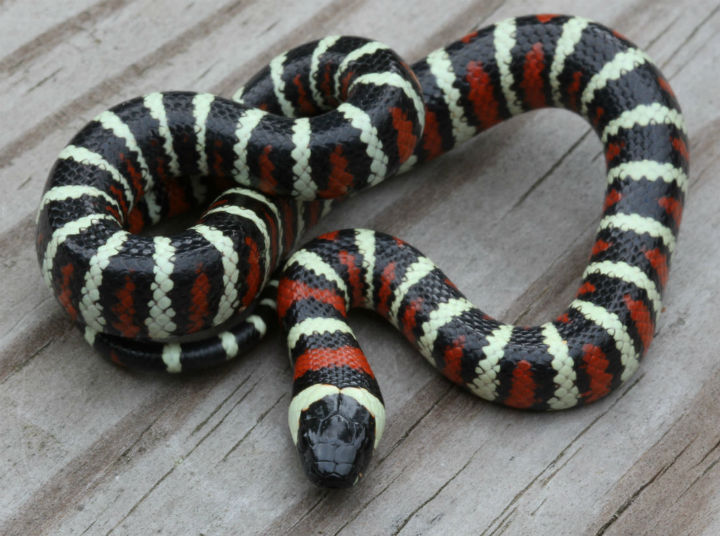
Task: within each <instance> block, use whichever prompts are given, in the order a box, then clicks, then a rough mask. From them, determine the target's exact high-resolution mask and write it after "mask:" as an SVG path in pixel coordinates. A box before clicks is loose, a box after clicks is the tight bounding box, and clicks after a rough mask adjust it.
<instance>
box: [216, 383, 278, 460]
mask: <svg viewBox="0 0 720 536" xmlns="http://www.w3.org/2000/svg"><path fill="white" fill-rule="evenodd" d="M286 396H287V393H283V394H282V395H280V397H279V398H278V399H277V400H276V401H275V402H274V403H273V405H272V406H270V407H269V408H268V409H266V410H265V411H263V412H262V413H261V414H260V416H259V417H258V418H257V420H256V421H255V424H253V425H252V426H251V427H250V429H249V430H248V431H247V432H245V434H244V435H243V436H242V437H241V438H240V440H239V441H238V442H237V443H235V444H234V445H233V446H232V448H231V449H230V450H229V451H227V452H226V453H225V456H223V457H222V459H221V460H220V461H221V462H226V461H227V459H228V458H229V457H230V455H231V454H232V453H233V452H235V450H236V449H237V448H238V447H239V446H240V445H242V443H243V441H245V439H246V438H247V437H248V436H249V435H250V434H251V433H252V432H253V430H255V428H257V426H258V425H259V424H260V423H261V422H262V421H263V420H264V419H265V417H266V416H267V415H268V414H269V413H270V412H271V411H272V410H274V409H275V408H276V407H277V405H278V404H279V403H280V401H281V400H282V399H283V398H285V397H286Z"/></svg>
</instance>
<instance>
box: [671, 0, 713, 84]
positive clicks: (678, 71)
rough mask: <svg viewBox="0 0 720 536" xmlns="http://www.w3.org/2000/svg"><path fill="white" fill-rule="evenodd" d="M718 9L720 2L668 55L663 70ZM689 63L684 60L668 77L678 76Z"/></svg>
mask: <svg viewBox="0 0 720 536" xmlns="http://www.w3.org/2000/svg"><path fill="white" fill-rule="evenodd" d="M718 11H720V4H717V5H716V6H715V8H714V9H713V10H712V11H711V12H710V13H709V14H708V16H707V17H705V18H704V19H703V20H701V21H700V23H698V24H697V25H696V26H695V27H694V28H693V29H692V30H691V31H690V33H689V34H688V35H687V37H685V39H683V41H682V43H680V45H678V46H677V47H676V48H675V50H673V52H672V54H670V55H669V56H668V58H667V59H666V60H665V61H664V62H663V63H662V69H663V70H664V69H665V67H666V66H667V65H668V64H669V63H670V61H671V60H672V59H673V58H674V57H675V55H676V54H677V53H678V52H680V51H681V50H682V49H683V48H684V47H685V46H686V45H687V44H688V43H689V42H690V41H691V40H692V39H693V37H695V36H696V35H697V34H698V32H699V31H700V29H701V28H702V27H703V26H705V24H707V22H708V21H709V20H710V19H712V18H713V17H714V16H715V15H716V14H717V13H718ZM713 37H714V35H711V36H710V38H713ZM706 42H707V41H706ZM689 64H690V62H687V61H686V62H683V63H682V64H681V65H680V67H679V68H678V69H677V70H676V71H675V72H674V73H673V74H672V75H671V77H668V79H670V78H674V77H676V76H677V75H678V74H679V73H680V72H681V71H682V70H683V69H684V68H685V67H686V66H687V65H689Z"/></svg>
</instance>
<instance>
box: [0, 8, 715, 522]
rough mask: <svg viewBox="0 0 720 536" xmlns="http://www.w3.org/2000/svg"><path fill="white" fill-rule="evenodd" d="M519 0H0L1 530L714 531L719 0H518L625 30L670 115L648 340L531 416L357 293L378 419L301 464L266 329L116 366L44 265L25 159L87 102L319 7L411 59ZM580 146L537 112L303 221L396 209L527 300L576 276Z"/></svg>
mask: <svg viewBox="0 0 720 536" xmlns="http://www.w3.org/2000/svg"><path fill="white" fill-rule="evenodd" d="M60 4H62V5H63V7H62V8H59V7H58V6H59V5H60ZM527 10H528V6H527V5H526V3H524V2H520V1H513V0H504V1H503V0H493V1H488V2H482V3H481V2H473V1H470V0H461V1H457V2H447V1H443V0H419V1H416V2H411V1H410V0H402V1H398V2H392V3H389V2H382V1H380V0H364V1H356V2H343V1H341V0H322V1H316V2H301V3H285V2H281V1H279V0H265V1H260V0H246V1H231V0H212V1H207V2H193V1H191V0H184V1H180V2H170V1H169V0H164V1H158V2H142V1H131V0H103V1H97V0H95V1H92V0H72V1H69V2H63V3H54V2H50V1H49V0H40V1H38V2H32V3H31V2H23V1H22V0H4V1H2V2H0V73H1V75H0V93H1V94H2V95H3V97H4V98H3V99H2V100H1V101H0V118H2V124H3V126H4V128H3V129H2V130H0V173H1V174H2V184H3V186H4V190H3V199H2V202H1V203H0V262H1V266H2V268H3V272H4V275H5V281H6V282H5V284H4V285H3V290H4V294H3V296H4V298H3V299H4V301H3V305H4V306H3V307H2V308H0V334H2V335H0V415H2V417H1V418H0V422H1V423H2V427H1V428H0V430H2V433H1V434H0V452H1V453H2V454H0V534H3V535H20V534H33V535H36V534H37V535H40V534H53V535H54V534H73V535H75V534H87V535H94V534H101V535H110V534H112V535H122V534H130V535H134V534H150V533H162V534H205V535H223V534H286V533H293V534H311V533H312V534H343V535H345V534H348V535H350V534H378V535H386V534H402V535H409V534H448V533H451V534H482V535H486V536H490V535H493V536H498V535H505V536H507V535H515V534H535V535H544V534H553V535H555V534H567V535H577V534H586V535H593V536H600V535H607V536H610V535H627V534H633V535H640V534H653V535H656V534H662V535H676V534H677V535H701V534H703V535H714V534H718V533H720V491H719V490H720V486H718V483H720V464H719V463H718V462H720V428H719V427H718V422H720V405H719V404H718V400H720V390H719V389H720V388H719V387H718V385H719V384H720V361H718V359H717V355H718V350H717V344H716V343H715V341H714V334H715V332H716V330H717V326H718V325H719V324H720V307H718V305H717V298H718V295H719V292H720V270H717V266H718V265H720V248H718V247H717V243H718V240H717V238H718V229H719V228H720V211H718V210H717V200H718V199H720V180H718V178H717V177H718V175H719V173H720V146H719V144H718V141H719V140H720V113H719V112H718V99H717V88H718V86H719V85H720V75H718V69H717V65H718V62H720V3H718V1H717V0H714V1H711V0H701V1H699V2H695V3H693V4H692V8H688V7H687V4H684V3H681V2H675V1H671V0H663V1H655V2H651V1H649V0H627V1H621V0H606V1H593V2H584V3H582V4H580V3H576V2H570V1H567V0H564V1H563V0H558V1H555V2H549V1H539V2H537V3H535V4H534V5H533V6H532V10H533V11H536V12H544V11H550V12H574V13H576V14H578V15H583V16H586V17H589V18H592V19H595V20H598V21H600V22H602V23H604V24H606V25H609V26H612V27H614V28H616V29H618V30H619V31H620V32H622V33H623V34H625V35H628V36H629V37H630V38H631V39H632V40H634V41H635V42H636V43H637V44H638V45H640V46H642V47H643V48H645V49H646V50H647V51H648V52H649V53H650V55H651V56H652V57H653V58H654V59H655V60H656V62H657V63H658V64H659V65H660V66H661V67H662V69H663V71H664V72H665V74H666V75H667V77H668V78H669V80H670V82H671V83H672V85H673V88H674V89H675V91H676V93H677V95H678V98H679V99H680V102H681V104H682V106H683V109H684V112H685V115H686V120H687V125H688V129H689V133H690V144H691V150H692V156H693V161H692V173H691V183H690V191H689V195H688V202H687V206H686V211H685V218H684V223H683V228H682V230H681V233H680V241H679V245H678V248H677V252H676V254H675V257H674V265H673V267H672V276H671V279H670V285H669V287H668V290H667V294H666V297H665V307H666V311H665V312H664V314H663V315H662V317H661V319H660V321H659V323H658V326H657V332H656V335H655V342H654V344H653V347H652V349H651V351H650V353H649V355H648V356H647V357H646V359H645V360H644V362H643V363H642V365H641V368H640V370H639V372H638V373H637V374H636V375H635V377H634V378H633V379H632V380H631V381H630V382H629V383H628V384H627V385H625V386H623V388H621V389H620V390H619V391H618V392H616V393H614V394H613V395H612V396H610V397H609V398H607V399H606V400H603V401H601V402H599V403H597V404H595V405H593V406H590V407H588V408H585V409H581V410H577V411H568V412H564V413H557V414H548V415H536V414H528V413H523V412H517V411H512V410H507V409H503V408H498V407H494V406H491V405H489V404H487V403H484V402H482V401H478V400H476V399H475V398H473V397H471V396H470V395H468V394H467V393H464V392H461V391H460V390H458V389H456V388H455V387H453V386H451V385H450V384H449V383H448V382H446V381H445V380H444V379H442V378H441V377H439V376H438V375H437V374H436V373H435V372H434V371H433V370H432V369H431V368H430V367H429V366H427V365H426V364H425V363H424V361H423V360H422V359H420V358H419V357H418V356H417V355H415V353H414V351H413V350H412V349H411V348H410V347H409V346H408V345H407V344H406V343H405V342H404V341H403V340H402V339H401V338H400V337H398V336H397V334H396V333H395V332H394V331H393V330H392V329H391V328H389V327H388V326H386V325H385V324H383V323H382V322H381V321H380V320H379V319H377V318H376V317H374V316H372V315H370V314H356V315H355V318H354V326H355V328H356V331H357V334H358V337H359V338H360V340H361V342H362V343H363V347H364V349H365V350H366V353H367V354H368V355H369V356H370V359H371V361H372V364H373V368H374V369H375V372H376V375H377V376H378V378H379V381H380V383H381V386H382V388H383V393H384V396H385V398H386V404H387V408H388V426H387V430H386V433H385V436H384V438H383V440H382V442H381V444H380V446H379V448H378V450H377V452H376V455H375V459H374V461H373V463H372V466H371V471H370V474H369V475H368V476H367V478H366V480H365V481H364V482H363V483H362V485H360V486H359V487H357V488H356V489H352V490H348V491H342V492H328V491H324V490H319V489H317V488H314V487H313V486H312V485H311V484H309V483H308V482H307V481H306V480H305V478H304V476H303V475H302V471H301V469H300V467H299V464H298V463H297V461H296V455H295V452H294V449H293V447H292V444H291V441H290V438H289V434H288V432H287V425H286V412H287V405H288V403H289V398H290V394H289V385H290V378H291V373H290V369H289V365H288V362H287V357H286V355H285V352H284V350H283V348H282V345H281V344H280V342H279V341H278V336H277V335H278V334H277V331H276V330H275V331H274V332H272V333H271V336H270V337H269V338H268V340H266V341H265V342H264V343H263V344H262V345H261V346H260V347H259V348H257V349H256V350H255V351H254V352H252V353H251V354H249V355H247V356H244V357H242V358H241V359H238V360H237V361H236V362H235V363H233V364H232V365H230V366H228V367H226V368H224V369H222V370H215V371H210V372H206V373H203V374H200V375H198V376H195V377H192V378H185V377H183V378H176V377H167V376H149V375H141V374H133V373H129V372H126V371H123V370H119V369H117V368H116V367H114V366H112V365H110V364H108V363H106V362H105V361H103V360H101V359H99V358H98V357H97V356H96V355H94V352H93V351H91V349H90V348H88V347H87V346H86V344H85V343H84V341H83V340H82V337H81V336H80V335H79V334H78V333H76V331H75V330H74V328H73V326H72V325H71V323H70V321H69V320H67V319H66V318H65V316H64V314H63V312H62V311H61V309H60V307H59V306H58V305H57V304H56V302H55V300H54V299H53V297H52V296H51V295H50V293H49V291H48V290H47V289H46V288H45V287H44V285H43V284H42V282H41V278H40V274H39V270H38V268H37V260H36V258H35V251H34V245H33V240H34V212H35V208H36V206H37V203H38V201H39V198H40V192H41V190H42V187H43V183H44V181H45V177H46V175H47V171H48V169H49V166H50V165H51V164H52V162H53V160H54V158H55V156H56V155H57V153H58V152H59V151H60V149H62V147H63V146H64V144H65V143H67V140H68V139H70V137H71V136H72V135H73V133H74V132H75V131H76V130H77V129H78V128H79V127H80V126H82V125H83V124H84V123H85V122H86V121H87V120H88V119H89V118H91V117H92V116H94V115H95V114H96V113H98V112H100V111H101V110H103V109H105V108H107V107H109V106H111V105H113V104H115V103H117V102H119V101H122V100H124V99H127V98H130V97H133V96H135V95H138V94H142V93H146V92H149V91H154V90H162V89H193V90H197V91H211V92H215V93H218V94H223V95H229V94H230V93H231V92H232V91H233V89H234V88H236V87H238V86H239V85H241V84H242V82H243V81H244V80H246V79H247V78H248V77H249V76H250V75H251V74H252V73H253V72H255V71H256V70H257V69H258V68H260V67H261V66H263V65H264V64H265V63H267V61H268V60H269V59H271V58H272V57H273V55H275V54H277V53H279V52H281V51H283V50H285V49H287V48H289V47H291V46H293V45H296V44H299V43H301V42H304V41H307V40H309V39H312V38H317V37H321V36H323V35H326V34H330V33H352V34H358V35H367V36H370V37H374V38H377V39H380V40H382V41H384V42H387V43H388V44H390V45H391V46H393V47H394V48H395V49H396V50H397V51H398V52H399V53H400V54H401V55H403V56H404V57H406V58H408V60H411V61H412V60H415V59H417V58H419V57H422V56H423V55H425V54H427V53H428V52H429V51H431V50H432V49H434V48H436V47H439V46H442V45H443V44H446V43H448V42H450V41H452V40H453V39H455V38H457V37H459V36H461V35H463V34H464V33H466V32H467V31H468V30H469V29H471V28H472V27H473V26H477V25H483V24H486V23H489V22H493V21H497V20H500V19H502V18H505V17H508V16H516V15H521V14H525V13H526V12H527ZM600 153H601V146H600V143H599V142H598V140H597V139H596V138H595V137H594V136H593V135H592V133H591V132H590V130H589V128H588V127H587V126H586V125H585V124H584V123H583V122H582V121H581V120H580V119H578V118H577V117H575V116H572V115H571V114H567V113H563V112H558V111H545V110H544V111H540V112H534V113H531V114H527V115H525V116H523V117H520V118H517V119H514V120H512V121H510V122H507V123H505V124H502V125H499V126H498V127H496V128H494V129H492V130H491V131H489V132H486V133H484V134H482V135H481V136H479V137H478V138H477V139H475V140H473V141H471V142H469V143H467V144H465V145H464V146H462V147H460V148H458V149H457V150H455V151H453V152H452V153H451V154H449V155H447V156H445V157H442V158H440V159H438V160H436V161H434V162H432V163H429V164H428V165H426V166H424V167H422V168H418V169H417V170H414V171H413V172H412V173H409V174H407V175H405V176H401V177H397V178H395V179H393V180H391V181H388V182H387V183H386V184H383V185H381V186H379V187H378V188H375V189H374V190H372V191H369V192H366V193H363V194H362V195H359V196H357V197H356V198H354V199H351V200H349V201H347V202H346V203H344V204H343V205H342V207H341V208H339V209H338V210H336V211H335V212H334V213H332V214H331V215H330V216H329V217H328V218H327V219H326V220H324V221H323V222H321V224H319V225H318V226H317V227H316V228H315V229H313V231H312V234H317V233H319V232H322V231H326V230H331V229H335V228H342V227H351V226H362V227H371V228H376V229H379V230H383V231H386V232H390V233H394V234H398V235H399V236H402V237H403V238H404V239H406V240H408V241H410V242H411V243H413V244H415V245H416V246H417V247H419V248H420V249H421V250H423V251H424V252H425V253H426V254H428V255H429V256H430V257H432V258H433V259H434V260H436V262H437V263H438V264H439V265H440V266H442V267H443V268H444V269H445V271H446V272H447V273H448V274H449V275H450V276H451V278H452V279H453V280H454V281H455V282H456V283H457V284H458V286H459V287H460V288H462V289H463V290H464V291H465V293H466V294H467V295H468V296H469V297H470V298H471V299H472V300H473V301H474V302H475V303H477V304H478V305H481V306H482V307H483V308H484V309H485V310H487V311H489V312H491V313H492V314H494V315H496V316H499V317H500V318H502V319H503V320H507V321H512V322H521V323H527V324H530V323H536V322H540V321H543V320H545V319H547V318H550V317H552V315H554V314H556V313H557V312H558V311H560V310H561V309H562V308H563V307H564V306H565V305H566V304H567V302H568V301H569V300H570V299H572V296H573V292H574V290H575V288H576V285H577V282H578V280H579V276H580V274H581V272H582V270H583V267H584V264H585V262H586V259H587V254H588V251H589V249H590V246H591V242H592V236H593V232H594V229H595V227H596V225H597V222H598V220H599V216H600V205H601V202H600V200H601V199H602V191H603V163H602V158H601V157H600ZM588 207H591V208H590V210H588Z"/></svg>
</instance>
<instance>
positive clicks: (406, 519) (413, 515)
mask: <svg viewBox="0 0 720 536" xmlns="http://www.w3.org/2000/svg"><path fill="white" fill-rule="evenodd" d="M483 447H485V444H484V443H483V444H481V445H480V446H479V447H478V448H477V449H475V452H473V453H472V454H471V455H470V457H469V458H468V459H467V461H466V462H465V463H464V464H463V465H462V466H461V467H460V469H458V470H457V471H455V473H453V475H452V476H451V477H450V478H449V479H448V480H446V481H445V482H444V483H443V485H442V486H440V487H439V488H438V489H436V490H435V493H433V494H432V495H430V497H428V498H427V499H425V500H424V501H423V502H421V503H420V504H419V505H418V506H417V507H416V508H415V509H414V510H412V511H411V512H410V514H408V516H407V517H406V518H405V519H403V520H402V522H401V523H400V526H398V527H397V528H396V529H395V530H394V531H393V532H392V533H391V535H392V536H397V535H398V534H400V532H401V531H402V530H403V529H404V528H405V526H406V525H407V524H408V523H409V522H410V520H411V519H412V518H413V517H415V515H416V514H417V513H418V512H419V511H420V510H422V509H423V508H425V506H427V505H428V504H430V503H431V502H432V501H434V500H435V498H436V497H437V496H438V495H440V493H442V491H443V490H444V489H445V488H446V487H448V485H449V484H450V483H451V482H452V481H453V480H455V478H457V476H458V475H459V474H460V473H462V472H463V471H464V470H465V469H467V467H468V465H470V464H471V463H472V461H473V460H474V459H475V456H476V455H477V453H478V452H480V450H481V449H482V448H483Z"/></svg>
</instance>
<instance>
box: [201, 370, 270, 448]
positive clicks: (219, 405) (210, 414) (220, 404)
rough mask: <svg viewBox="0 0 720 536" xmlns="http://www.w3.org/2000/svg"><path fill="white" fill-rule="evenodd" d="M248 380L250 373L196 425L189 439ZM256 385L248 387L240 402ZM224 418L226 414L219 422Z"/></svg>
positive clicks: (250, 376)
mask: <svg viewBox="0 0 720 536" xmlns="http://www.w3.org/2000/svg"><path fill="white" fill-rule="evenodd" d="M250 378H252V373H251V374H249V375H247V376H246V377H245V378H243V380H242V381H241V382H240V383H239V384H238V385H237V387H235V389H233V390H232V391H230V393H229V394H228V395H227V396H226V397H225V398H223V399H222V400H221V401H220V403H219V404H218V405H217V406H215V408H214V409H213V410H212V411H211V412H210V413H209V414H208V416H207V417H205V418H204V419H203V420H202V421H200V423H198V425H197V426H196V427H195V428H194V429H193V431H192V432H190V437H192V436H194V435H195V434H196V433H198V432H199V431H200V429H201V428H203V427H204V426H205V425H206V424H207V423H208V422H209V421H210V419H212V418H213V417H214V416H215V414H216V413H217V412H218V411H220V408H221V407H223V406H224V405H225V403H226V402H227V401H228V400H230V398H232V397H233V395H234V394H235V393H237V392H238V391H239V390H240V389H242V387H243V385H245V384H246V383H247V382H248V381H249V380H250ZM256 385H257V382H255V383H254V384H253V385H252V387H250V389H249V390H248V392H247V393H245V395H243V397H242V398H241V399H240V401H242V400H243V399H244V398H245V397H246V396H247V395H248V394H250V392H251V391H252V390H253V389H255V386H256ZM235 406H237V404H235ZM235 406H233V407H232V408H231V409H230V411H232V410H233V409H234V408H235ZM226 416H227V413H226V414H225V415H224V416H223V418H222V419H221V421H222V420H224V419H225V417H226Z"/></svg>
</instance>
